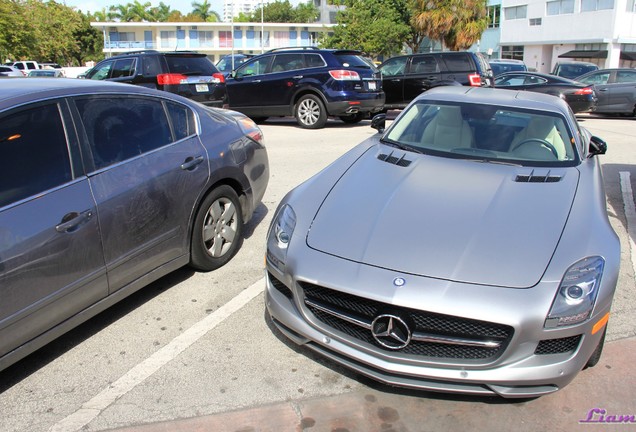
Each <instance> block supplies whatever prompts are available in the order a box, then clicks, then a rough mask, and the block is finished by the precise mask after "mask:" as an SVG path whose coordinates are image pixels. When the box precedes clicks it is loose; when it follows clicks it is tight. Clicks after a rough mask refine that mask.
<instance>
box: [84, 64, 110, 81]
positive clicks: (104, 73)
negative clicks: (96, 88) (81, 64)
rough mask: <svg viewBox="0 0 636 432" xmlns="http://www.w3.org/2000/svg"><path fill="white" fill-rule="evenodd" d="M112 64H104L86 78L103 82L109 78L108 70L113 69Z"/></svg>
mask: <svg viewBox="0 0 636 432" xmlns="http://www.w3.org/2000/svg"><path fill="white" fill-rule="evenodd" d="M113 63H114V62H106V63H104V64H103V65H101V66H100V67H99V69H93V70H92V71H91V72H90V73H89V74H88V75H87V76H86V78H88V79H94V80H104V79H106V78H108V77H109V75H110V70H111V69H112V68H113Z"/></svg>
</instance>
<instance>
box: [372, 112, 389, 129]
mask: <svg viewBox="0 0 636 432" xmlns="http://www.w3.org/2000/svg"><path fill="white" fill-rule="evenodd" d="M371 127H372V128H373V129H375V130H377V131H378V132H379V133H383V132H384V129H385V128H386V114H384V113H383V114H376V115H374V116H373V118H372V119H371Z"/></svg>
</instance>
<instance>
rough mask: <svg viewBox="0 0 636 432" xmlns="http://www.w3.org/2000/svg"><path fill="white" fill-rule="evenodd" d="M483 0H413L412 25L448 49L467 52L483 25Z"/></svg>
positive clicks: (485, 2)
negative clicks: (439, 41)
mask: <svg viewBox="0 0 636 432" xmlns="http://www.w3.org/2000/svg"><path fill="white" fill-rule="evenodd" d="M487 3H488V2H487V0H415V11H414V18H413V24H414V26H415V27H416V28H417V29H418V30H419V31H421V32H422V33H423V34H425V35H426V36H428V37H429V38H431V39H433V40H441V41H442V42H443V43H444V44H445V45H446V46H447V47H448V48H450V49H451V50H459V49H467V48H469V47H470V46H471V45H472V44H474V43H475V42H477V41H478V40H479V38H480V37H481V35H482V33H483V32H484V30H485V29H486V26H487V18H486V8H487Z"/></svg>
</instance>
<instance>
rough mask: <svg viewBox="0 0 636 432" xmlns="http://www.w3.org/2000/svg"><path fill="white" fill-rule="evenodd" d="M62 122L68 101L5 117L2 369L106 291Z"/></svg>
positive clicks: (71, 139)
mask: <svg viewBox="0 0 636 432" xmlns="http://www.w3.org/2000/svg"><path fill="white" fill-rule="evenodd" d="M63 118H66V119H67V120H68V119H69V115H68V109H67V108H66V104H65V102H64V101H57V102H47V103H44V104H39V105H34V106H28V107H26V108H20V109H19V110H14V111H12V112H9V113H6V114H2V115H1V116H0V151H2V158H0V299H2V300H1V301H0V369H1V368H2V366H3V356H6V355H7V354H9V353H10V355H9V356H7V357H4V359H5V361H6V362H7V364H8V363H11V362H12V361H11V359H13V361H15V360H19V359H20V358H21V357H23V355H22V354H21V350H20V346H23V345H24V346H28V345H29V344H31V345H33V341H34V339H36V338H37V337H39V336H41V335H43V334H44V333H46V332H47V331H49V330H50V329H52V328H53V327H55V326H56V325H58V324H61V323H63V322H64V321H65V320H67V319H69V318H71V317H72V316H73V315H76V314H77V313H79V312H80V311H82V310H83V309H85V308H87V307H88V306H90V305H92V304H94V303H95V302H97V301H99V300H100V299H102V298H104V297H105V296H106V295H107V293H108V283H107V279H106V271H105V266H104V257H103V253H102V243H101V237H100V231H99V226H98V219H97V209H96V206H95V202H94V200H93V196H92V193H91V189H90V185H89V183H88V179H87V178H86V177H85V176H84V175H83V174H82V169H81V165H80V164H79V161H80V157H79V154H78V146H77V139H76V137H75V136H73V135H72V133H71V132H69V131H70V130H72V128H70V127H65V125H64V121H63ZM54 335H55V332H53V333H51V334H50V335H49V336H46V337H45V339H46V341H48V340H50V339H52V338H53V337H54ZM36 344H37V342H36ZM28 352H29V349H28V348H27V349H26V350H25V354H28Z"/></svg>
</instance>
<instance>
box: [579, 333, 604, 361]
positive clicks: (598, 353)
mask: <svg viewBox="0 0 636 432" xmlns="http://www.w3.org/2000/svg"><path fill="white" fill-rule="evenodd" d="M605 333H607V327H606V328H605V330H603V336H602V337H601V340H600V341H599V343H598V345H597V346H596V349H595V350H594V352H593V353H592V355H591V356H590V358H589V360H588V361H587V363H585V367H584V368H583V369H587V368H591V367H594V366H596V365H597V364H598V362H599V360H601V354H602V353H603V346H604V345H605Z"/></svg>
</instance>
